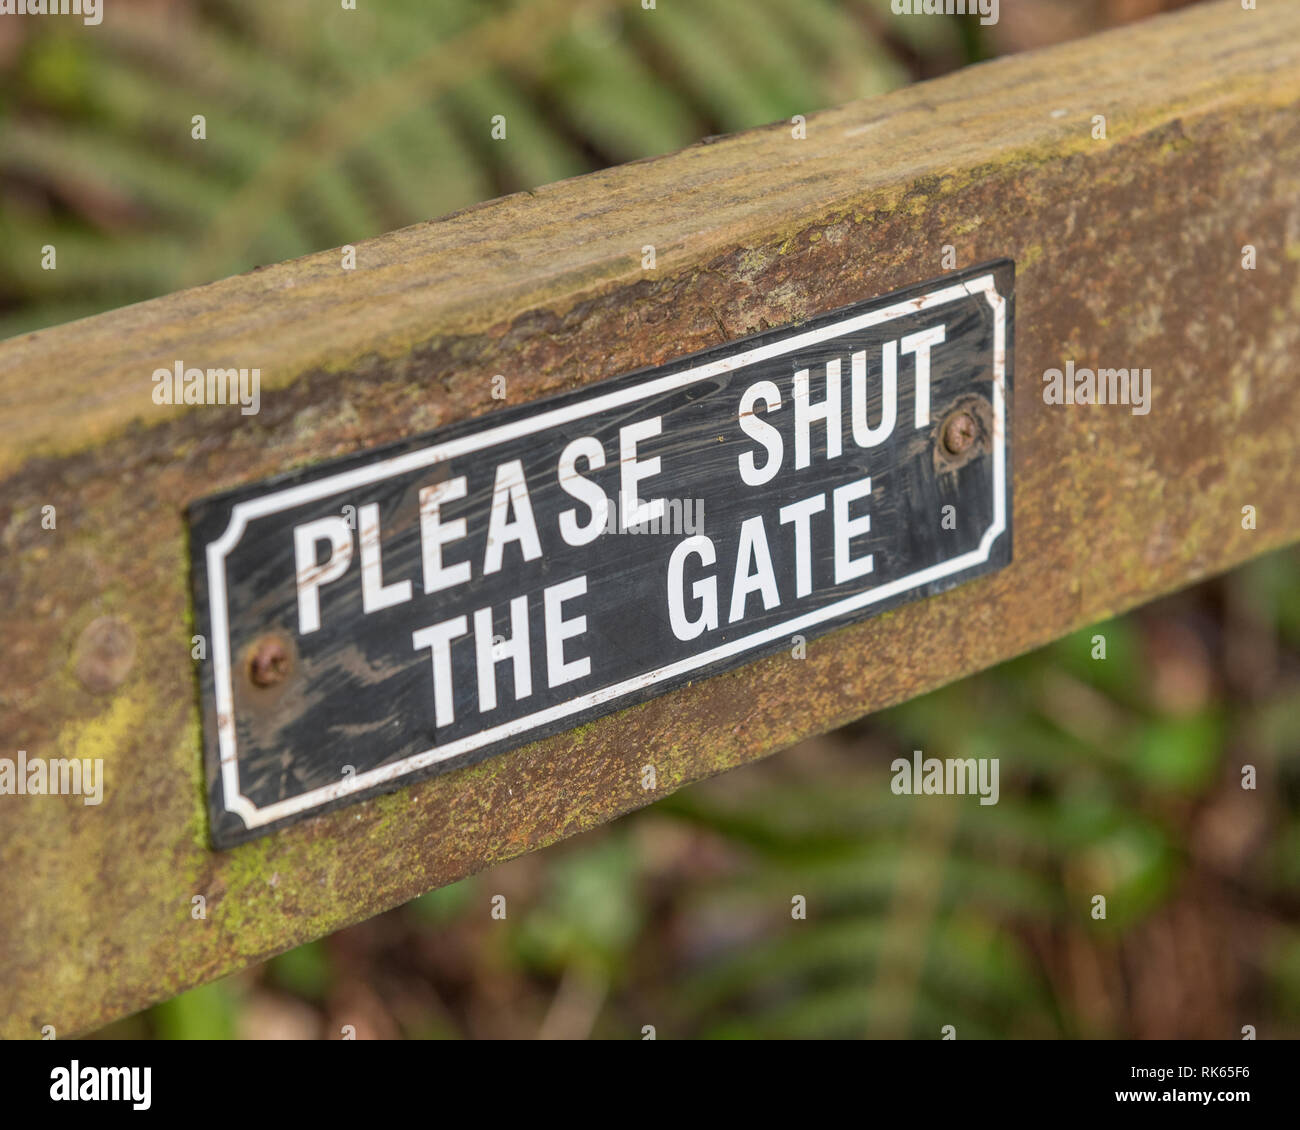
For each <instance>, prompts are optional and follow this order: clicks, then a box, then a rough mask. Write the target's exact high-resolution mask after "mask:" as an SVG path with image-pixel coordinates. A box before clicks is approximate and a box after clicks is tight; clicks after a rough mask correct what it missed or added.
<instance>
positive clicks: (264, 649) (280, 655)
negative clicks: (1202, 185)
mask: <svg viewBox="0 0 1300 1130" xmlns="http://www.w3.org/2000/svg"><path fill="white" fill-rule="evenodd" d="M289 666H290V663H289V652H288V651H287V650H286V648H285V646H284V643H283V642H282V641H281V640H279V639H277V638H276V637H275V636H263V637H262V638H261V639H260V640H258V641H257V643H256V644H254V645H253V654H252V657H251V658H250V659H249V661H248V677H249V678H250V679H252V681H253V685H254V686H258V687H273V686H275V684H276V683H279V682H283V681H284V677H285V676H286V675H288V674H289Z"/></svg>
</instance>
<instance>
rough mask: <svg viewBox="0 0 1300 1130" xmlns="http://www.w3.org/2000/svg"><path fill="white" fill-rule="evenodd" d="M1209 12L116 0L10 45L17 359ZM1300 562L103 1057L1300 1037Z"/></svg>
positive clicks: (10, 275)
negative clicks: (643, 1044)
mask: <svg viewBox="0 0 1300 1130" xmlns="http://www.w3.org/2000/svg"><path fill="white" fill-rule="evenodd" d="M1177 6H1180V5H1179V3H1178V2H1177V0H1081V2H1066V0H1003V3H1002V20H1001V22H1000V23H999V25H997V26H996V27H992V28H981V27H980V26H979V24H978V22H977V21H974V20H971V19H969V18H967V19H960V18H958V19H947V18H924V17H923V18H910V19H909V18H898V17H894V16H892V15H891V14H890V13H889V4H888V0H692V2H689V3H688V2H686V0H659V3H658V6H657V8H656V10H655V11H653V12H645V11H643V10H642V9H641V7H640V3H639V0H606V2H600V0H591V2H583V0H568V2H564V3H560V2H558V0H557V2H547V0H537V2H530V3H505V2H496V3H482V2H472V0H437V2H436V3H430V2H428V0H383V2H382V3H378V2H376V0H359V4H358V8H359V10H358V11H356V12H346V11H343V10H342V9H341V7H340V5H339V4H338V3H337V0H282V2H277V3H263V2H253V0H206V2H201V0H168V2H162V0H158V2H154V0H105V11H106V17H105V20H104V23H103V25H102V26H101V27H98V28H91V29H85V28H81V27H80V26H78V25H77V24H76V22H75V21H69V20H62V19H61V20H44V21H42V20H35V19H26V20H19V19H10V20H6V21H3V22H0V337H4V336H9V335H11V334H16V333H21V332H25V331H29V330H31V329H35V328H39V327H41V326H44V325H49V324H53V323H56V322H61V321H66V320H69V319H72V318H77V317H81V316H84V315H88V314H92V313H96V312H99V311H101V310H104V309H108V308H111V307H114V306H119V305H123V304H125V303H128V302H134V301H138V300H141V299H145V298H149V297H152V296H155V295H158V294H162V293H166V292H167V291H170V290H174V289H177V288H179V287H182V286H186V285H191V284H195V283H199V282H204V281H207V280H209V279H212V278H217V277H221V276H223V275H226V274H231V273H235V272H238V271H243V270H247V269H249V268H251V267H254V266H256V265H258V264H261V263H268V262H273V261H276V260H279V259H284V258H289V257H292V256H294V255H299V254H302V253H305V252H308V251H314V250H319V249H321V248H325V247H331V246H338V245H340V244H343V243H348V242H352V243H355V242H357V241H358V240H360V239H363V238H366V237H368V236H372V235H377V234H379V233H380V232H383V231H387V230H390V229H393V228H397V227H401V226H403V225H406V224H410V223H414V222H417V221H420V220H425V219H429V218H432V217H434V216H438V215H441V214H444V213H446V212H449V211H451V210H453V209H456V208H459V207H463V206H466V205H468V204H472V203H475V202H477V201H480V200H483V199H487V198H490V197H492V196H497V195H500V194H502V193H506V192H513V191H518V190H522V189H527V188H529V187H532V186H534V185H537V184H542V183H546V182H548V181H553V180H556V179H559V178H561V177H567V176H571V175H574V174H578V173H582V172H585V171H589V170H591V169H595V168H599V167H602V166H604V165H608V164H613V163H618V162H623V161H628V160H632V159H636V158H640V157H645V156H649V155H652V154H655V153H661V152H664V151H667V150H671V149H674V148H677V147H680V146H683V145H687V144H690V143H692V142H694V141H696V140H698V139H699V138H701V137H704V136H706V135H709V134H716V133H727V132H732V131H735V130H739V129H744V128H746V127H749V126H754V125H759V124H763V123H766V122H769V121H773V120H777V119H780V118H788V117H789V116H791V115H792V114H796V113H805V114H806V113H809V112H811V111H815V110H817V109H819V108H822V107H825V106H830V105H833V104H836V103H839V102H843V101H847V100H849V99H853V98H859V97H865V96H869V95H871V94H876V93H880V92H883V91H885V90H888V89H891V88H893V87H896V86H899V85H902V84H905V83H908V82H912V81H915V80H918V79H922V78H927V77H931V76H934V75H937V74H941V73H943V72H946V71H948V70H951V69H953V68H956V67H959V66H962V65H966V64H969V63H972V62H977V61H979V60H981V59H985V58H989V57H992V56H995V55H999V54H1004V53H1008V52H1012V51H1019V50H1025V49H1030V48H1033V47H1035V46H1040V45H1043V44H1047V43H1051V42H1055V41H1058V40H1061V39H1066V38H1071V37H1074V36H1077V35H1082V34H1087V33H1089V32H1092V31H1096V30H1100V29H1101V28H1104V27H1108V26H1113V25H1116V24H1120V23H1123V22H1125V21H1127V20H1131V19H1135V18H1140V17H1143V16H1146V15H1150V14H1152V13H1153V12H1155V11H1158V10H1160V9H1162V8H1172V7H1177ZM200 113H201V114H204V115H205V116H206V118H207V133H208V136H207V140H206V141H202V142H198V141H194V140H193V139H192V138H191V136H190V119H191V117H192V115H194V114H200ZM494 114H505V115H506V117H507V121H508V123H509V134H508V139H507V140H506V141H505V142H494V141H492V140H491V138H490V136H489V125H488V123H489V121H490V119H491V117H492V115H494ZM47 243H52V244H55V245H56V246H57V248H58V256H59V259H58V269H57V270H55V271H42V270H41V269H40V248H41V247H42V246H43V245H44V244H47ZM1296 564H1297V555H1296V553H1295V552H1294V551H1288V552H1286V553H1282V554H1275V555H1273V556H1271V557H1268V558H1265V559H1262V560H1260V561H1257V562H1255V563H1253V564H1252V565H1250V566H1249V567H1247V568H1245V569H1243V570H1241V571H1239V572H1238V573H1236V574H1234V575H1232V576H1230V577H1226V578H1221V579H1218V580H1215V581H1211V582H1209V583H1207V584H1204V585H1202V586H1199V587H1197V588H1195V589H1192V590H1189V591H1187V592H1185V593H1182V594H1179V595H1177V596H1174V597H1170V598H1169V599H1167V600H1165V601H1161V602H1159V603H1157V604H1155V605H1152V606H1150V607H1148V608H1146V609H1143V610H1141V611H1140V612H1137V613H1134V614H1132V615H1130V616H1127V617H1125V618H1123V619H1120V620H1117V621H1114V622H1112V623H1108V624H1104V625H1099V626H1097V627H1096V628H1093V629H1089V630H1088V631H1086V632H1083V633H1080V634H1079V635H1077V636H1075V637H1071V638H1068V639H1065V640H1062V641H1060V642H1058V643H1057V644H1055V645H1053V646H1052V647H1049V648H1047V649H1045V650H1044V651H1041V652H1038V653H1035V654H1033V655H1029V656H1025V657H1023V658H1021V659H1018V660H1016V661H1014V662H1012V663H1008V664H1005V665H1003V666H1002V667H999V668H997V669H995V670H993V671H989V672H986V673H985V674H982V675H980V676H977V677H975V678H972V679H968V680H965V681H963V682H961V683H959V684H954V685H952V686H950V687H947V688H945V689H944V690H941V691H939V692H937V693H935V694H932V695H929V696H926V697H924V698H921V699H918V700H916V701H914V702H911V703H908V704H906V705H905V706H901V707H898V708H895V709H893V710H890V711H887V712H885V713H883V714H879V715H876V716H874V717H872V718H871V719H869V720H867V721H865V722H862V723H859V724H857V725H854V726H850V727H847V728H845V729H843V730H841V731H839V732H837V733H833V734H830V735H827V736H825V737H821V738H817V739H814V740H812V741H808V742H805V743H803V744H802V745H800V746H798V747H796V748H795V749H793V750H790V751H787V752H785V753H782V754H780V755H777V756H775V757H773V758H770V759H768V760H766V761H764V762H761V763H758V764H755V765H753V766H750V767H748V768H745V769H742V770H738V771H735V772H732V773H729V774H727V775H726V776H724V777H721V778H717V779H714V780H713V781H710V782H707V783H705V784H701V785H697V786H694V787H692V788H688V789H685V790H683V791H681V792H680V793H678V794H676V795H674V796H672V797H670V798H668V799H666V800H664V801H661V802H660V803H658V804H656V805H654V806H652V807H650V808H648V809H646V810H644V811H642V812H640V813H637V814H635V815H633V816H630V817H627V818H625V819H623V820H620V821H617V822H616V823H614V824H612V825H610V826H608V827H605V828H603V829H600V830H599V831H596V832H592V833H590V834H588V835H585V836H582V837H579V838H577V839H574V840H571V841H569V842H567V843H565V844H562V845H559V846H557V847H554V848H551V849H549V850H547V851H544V852H541V853H538V854H535V855H532V856H528V857H525V858H522V859H519V860H516V861H514V862H512V863H509V864H506V865H504V866H501V867H497V868H495V869H493V870H492V871H490V872H487V873H485V874H483V875H481V876H478V877H476V878H473V879H470V880H466V881H465V882H462V883H459V884H456V885H455V886H453V887H449V888H447V889H445V890H442V891H437V892H434V893H432V894H429V895H426V896H425V897H423V898H420V899H417V900H415V901H414V902H412V903H410V904H408V905H407V906H405V907H401V908H399V909H397V910H395V911H393V912H391V913H389V914H385V915H382V916H380V917H379V918H376V919H374V920H372V921H370V922H366V923H363V924H361V925H358V926H355V927H353V928H351V929H348V930H344V931H341V932H340V933H338V934H335V935H333V936H332V937H330V938H326V939H324V940H322V941H319V942H315V943H313V944H311V945H307V946H303V947H301V948H299V949H297V950H294V951H292V952H289V953H286V954H283V955H281V956H280V957H277V958H275V959H274V960H272V961H270V962H268V963H266V964H265V965H263V966H261V967H259V968H256V969H252V970H248V971H246V972H245V973H243V974H240V975H238V976H235V977H231V978H228V979H227V980H225V981H223V982H220V983H217V984H214V985H209V986H206V987H204V988H201V989H197V990H195V991H193V992H190V993H187V994H185V995H183V996H181V997H178V998H177V999H175V1000H173V1001H169V1002H167V1003H165V1004H163V1005H159V1006H157V1007H156V1008H154V1009H151V1010H150V1011H148V1012H146V1013H143V1014H140V1015H138V1016H135V1017H131V1018H129V1019H127V1020H124V1021H121V1022H119V1023H118V1024H116V1025H114V1026H112V1027H111V1028H110V1029H107V1030H106V1032H105V1035H114V1036H125V1037H134V1036H139V1037H147V1036H162V1037H201V1036H215V1037H224V1036H246V1037H275V1036H300V1037H326V1038H337V1037H338V1036H339V1035H340V1033H341V1031H342V1029H343V1027H344V1026H345V1025H352V1026H353V1027H354V1028H355V1029H356V1031H357V1034H358V1036H361V1037H366V1036H408V1037H494V1036H495V1037H526V1038H530V1037H534V1036H539V1035H540V1036H548V1037H585V1036H609V1037H622V1038H639V1037H640V1036H641V1032H642V1028H643V1026H644V1025H654V1026H655V1028H656V1030H657V1033H658V1035H659V1037H660V1038H666V1037H687V1036H739V1037H744V1036H772V1037H781V1036H785V1037H815V1036H831V1035H844V1036H874V1035H880V1036H899V1035H901V1036H914V1037H919V1038H927V1039H932V1038H937V1037H938V1035H939V1032H940V1028H941V1027H942V1026H943V1025H947V1024H951V1025H954V1026H955V1027H956V1029H957V1034H958V1036H959V1037H960V1038H971V1037H978V1036H994V1037H1029V1038H1055V1037H1075V1036H1089V1037H1090V1036H1124V1037H1154V1036H1181V1037H1217V1038H1239V1036H1240V1034H1241V1029H1242V1026H1243V1025H1254V1026H1255V1027H1256V1028H1257V1029H1258V1032H1259V1034H1260V1036H1261V1037H1268V1036H1273V1037H1277V1036H1287V1035H1289V1036H1295V1035H1297V1034H1298V1033H1300V926H1298V922H1300V914H1298V913H1297V911H1298V910H1300V756H1298V755H1297V746H1298V744H1300V696H1298V695H1297V690H1298V689H1300V579H1298V576H1297V570H1296ZM1096 636H1104V637H1105V644H1106V658H1105V659H1094V658H1093V653H1094V651H1095V649H1096V645H1095V637H1096ZM913 749H922V750H924V751H925V752H926V753H927V755H932V756H939V757H946V756H985V757H997V758H1000V760H1001V768H1002V782H1001V784H1002V799H1001V802H1000V803H999V804H998V805H997V806H996V807H980V806H979V805H977V804H976V803H975V801H974V800H973V799H971V798H928V799H925V800H903V799H901V798H897V797H895V796H893V794H892V793H891V792H890V790H889V787H888V785H889V769H888V767H889V763H890V762H891V761H892V760H893V759H894V758H895V757H899V756H908V755H909V754H910V752H911V751H912V750H913ZM1246 764H1249V765H1253V766H1255V767H1256V770H1257V773H1258V781H1259V787H1258V788H1257V789H1256V790H1255V791H1246V790H1243V789H1242V788H1241V784H1240V781H1241V767H1242V766H1243V765H1246ZM498 894H502V895H505V896H506V898H507V905H508V908H509V910H508V917H507V918H506V920H505V921H498V920H494V919H493V918H492V917H491V916H490V905H491V899H492V896H494V895H498ZM1094 894H1105V895H1106V896H1107V900H1108V912H1109V913H1108V917H1107V919H1106V920H1105V921H1095V920H1094V919H1093V918H1092V917H1091V915H1090V908H1091V899H1092V896H1093V895H1094ZM795 895H803V896H804V897H805V898H806V900H807V905H808V918H807V920H805V921H797V920H794V919H792V918H791V914H790V908H791V899H792V898H793V896H795Z"/></svg>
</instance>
